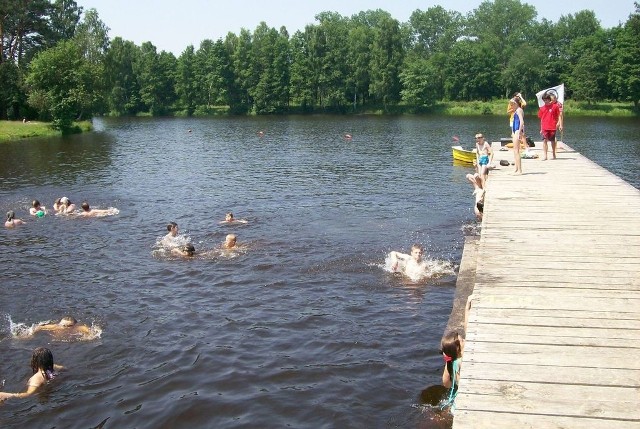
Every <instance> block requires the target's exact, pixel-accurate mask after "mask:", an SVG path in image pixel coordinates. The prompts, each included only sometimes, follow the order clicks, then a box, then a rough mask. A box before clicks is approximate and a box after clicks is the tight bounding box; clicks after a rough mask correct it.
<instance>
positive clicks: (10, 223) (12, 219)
mask: <svg viewBox="0 0 640 429" xmlns="http://www.w3.org/2000/svg"><path fill="white" fill-rule="evenodd" d="M24 224H26V222H25V221H23V220H22V219H18V218H16V212H14V211H13V210H9V211H8V212H7V220H6V222H5V223H4V226H5V227H6V228H13V227H15V226H18V225H24Z"/></svg>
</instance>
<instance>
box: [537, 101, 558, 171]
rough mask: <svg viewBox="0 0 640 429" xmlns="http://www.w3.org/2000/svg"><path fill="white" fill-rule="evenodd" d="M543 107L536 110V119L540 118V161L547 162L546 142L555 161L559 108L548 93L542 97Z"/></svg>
mask: <svg viewBox="0 0 640 429" xmlns="http://www.w3.org/2000/svg"><path fill="white" fill-rule="evenodd" d="M542 101H544V105H543V106H542V107H540V109H538V118H540V134H541V135H542V160H543V161H546V160H547V142H551V157H552V159H556V146H557V145H558V140H557V138H556V130H557V129H560V130H562V116H561V112H560V106H559V105H558V103H557V102H554V101H553V100H552V97H551V94H549V93H548V92H547V93H545V94H544V95H543V96H542Z"/></svg>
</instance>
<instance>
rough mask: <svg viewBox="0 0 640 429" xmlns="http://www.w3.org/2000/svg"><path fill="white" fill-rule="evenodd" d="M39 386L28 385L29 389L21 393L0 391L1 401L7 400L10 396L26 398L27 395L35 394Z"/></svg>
mask: <svg viewBox="0 0 640 429" xmlns="http://www.w3.org/2000/svg"><path fill="white" fill-rule="evenodd" d="M38 387H40V386H39V385H38V386H34V385H28V386H27V390H26V391H24V392H20V393H10V392H0V401H4V400H7V399H9V398H26V397H27V396H31V395H33V394H34V393H35V392H36V390H38Z"/></svg>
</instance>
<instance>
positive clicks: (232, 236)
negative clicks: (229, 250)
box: [224, 234, 238, 246]
mask: <svg viewBox="0 0 640 429" xmlns="http://www.w3.org/2000/svg"><path fill="white" fill-rule="evenodd" d="M237 241H238V237H237V236H236V235H235V234H228V235H227V236H226V237H225V239H224V244H225V246H226V244H227V243H229V242H233V243H236V242H237Z"/></svg>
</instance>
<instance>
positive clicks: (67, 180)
mask: <svg viewBox="0 0 640 429" xmlns="http://www.w3.org/2000/svg"><path fill="white" fill-rule="evenodd" d="M506 122H507V120H506V118H493V117H489V118H484V117H480V118H478V117H475V118H451V117H447V118H443V117H435V118H433V117H432V118H428V117H402V118H378V117H371V118H368V117H354V118H344V117H326V116H321V117H285V118H281V117H275V118H224V119H126V120H98V121H97V122H96V127H97V130H98V132H95V133H92V134H87V135H80V136H71V137H65V138H59V139H42V140H35V141H33V140H31V141H21V142H14V143H7V144H0V177H1V178H2V185H1V190H0V209H1V210H2V213H5V212H6V211H7V210H10V209H13V210H15V211H16V213H17V214H18V217H22V218H23V219H25V220H26V221H27V222H28V225H26V226H24V227H21V228H16V229H14V230H6V229H3V231H2V233H1V234H0V252H1V254H2V262H1V264H2V265H1V266H2V282H1V283H2V285H1V287H0V356H2V360H1V362H0V380H1V379H5V380H6V384H5V387H4V390H7V391H19V390H22V389H23V388H24V386H25V381H26V380H27V378H28V377H29V375H30V368H29V359H30V356H31V351H32V349H33V348H34V347H37V346H46V347H49V348H51V350H52V351H53V353H54V356H55V359H56V361H57V362H59V363H61V364H63V365H65V366H66V367H68V370H67V371H65V372H64V373H63V374H62V375H61V377H59V379H56V380H55V381H54V382H53V383H51V384H50V385H49V386H47V388H46V389H45V390H44V392H43V393H41V394H38V395H36V396H35V397H31V398H26V399H19V400H16V399H12V400H11V401H9V402H6V403H5V404H3V405H0V427H3V428H4V427H7V428H23V427H34V428H35V427H57V428H75V427H78V428H93V427H104V428H147V427H148V428H164V427H166V428H170V427H190V428H211V427H216V428H235V427H295V428H301V427H305V428H306V427H309V428H311V427H312V428H320V427H327V428H333V427H363V428H364V427H402V428H406V427H409V428H413V427H419V428H434V427H444V426H446V424H447V420H449V419H448V418H447V416H442V415H438V413H437V412H434V411H433V410H432V409H431V407H429V406H428V405H426V404H423V399H421V392H422V391H423V390H424V389H426V388H427V387H429V386H434V385H437V384H439V382H440V376H441V370H442V359H441V357H440V356H439V354H438V347H439V341H440V338H441V336H442V334H443V330H444V327H445V325H446V323H447V319H448V315H449V312H450V310H451V303H452V299H453V294H454V286H455V272H454V270H455V271H456V272H457V265H458V264H459V262H460V257H461V253H462V246H463V243H464V235H465V234H469V233H470V232H473V231H474V230H475V228H476V226H475V221H474V219H473V212H472V211H471V203H472V196H471V190H472V189H471V187H470V185H468V184H467V183H466V181H465V179H464V174H465V173H467V172H468V171H469V168H467V167H459V166H453V165H452V161H451V151H450V146H451V144H452V136H454V135H457V136H460V137H461V142H462V143H465V144H466V145H467V146H469V147H470V146H471V144H472V139H471V136H472V135H473V134H474V133H475V132H476V131H477V130H483V131H484V132H485V133H486V134H487V135H488V136H489V137H490V138H492V139H498V138H499V137H503V136H505V131H506V130H507V129H508V128H507V125H506ZM536 122H537V121H536ZM566 125H567V127H568V129H567V131H566V132H565V136H564V137H565V141H566V142H567V143H568V144H569V145H571V146H572V147H574V148H575V149H576V150H578V151H580V152H582V153H583V154H585V155H587V156H588V157H590V158H591V159H593V160H595V161H596V162H598V163H600V164H601V165H603V166H604V167H606V168H608V169H609V170H611V171H613V172H614V173H616V174H618V175H620V176H621V177H623V178H624V179H625V180H627V181H630V182H631V183H633V185H634V186H636V187H640V179H639V178H638V174H637V171H638V170H637V166H638V163H639V162H640V144H639V143H638V141H637V136H638V135H639V134H640V133H639V131H640V124H639V123H638V121H637V120H605V119H588V120H582V119H580V120H579V119H571V118H568V120H567V124H566ZM189 129H191V130H192V132H190V133H189V132H188V130H189ZM258 130H264V132H265V135H264V137H262V138H259V137H258V136H257V135H256V133H257V131H258ZM345 133H350V134H352V135H353V140H351V141H345V140H344V139H343V137H342V136H343V135H344V134H345ZM525 162H534V161H525ZM529 169H530V168H528V167H526V166H525V171H528V170H529ZM61 196H68V197H69V198H70V199H71V200H72V201H73V202H75V203H78V204H79V203H81V202H82V201H83V200H87V201H89V202H90V203H91V204H92V206H95V207H100V208H106V207H117V208H118V209H119V210H120V213H119V214H118V215H116V216H111V217H105V218H98V219H95V218H94V219H78V218H63V217H60V216H47V217H45V218H43V219H32V218H29V216H28V208H29V206H30V202H31V200H32V199H34V198H37V199H39V200H40V201H41V202H42V203H43V204H45V205H46V206H48V207H50V206H51V204H52V202H53V201H54V199H55V198H57V197H61ZM227 211H232V212H234V214H235V215H236V217H238V218H245V219H248V221H249V223H248V224H246V225H238V226H226V225H220V224H219V223H218V222H219V221H220V220H222V219H223V218H224V214H225V212H227ZM168 221H176V222H178V224H179V225H180V228H181V233H182V234H185V236H187V237H188V238H190V239H191V241H192V243H194V245H195V247H196V249H199V250H202V249H212V248H214V247H216V246H218V245H219V243H221V242H222V241H223V240H224V236H225V235H226V234H228V233H230V232H234V233H236V234H237V235H238V240H239V242H241V243H244V244H245V245H246V247H247V250H246V252H244V253H239V254H237V255H235V257H215V258H196V259H193V260H176V259H171V258H159V257H154V256H153V255H152V251H153V249H154V245H155V243H156V240H157V239H158V238H159V237H161V236H162V235H164V234H165V233H166V229H165V225H166V223H167V222H168ZM414 242H418V243H421V244H423V245H424V246H425V248H426V253H427V258H428V259H429V260H430V261H431V262H432V266H433V267H432V270H433V274H434V276H433V277H432V278H431V279H429V280H427V281H423V282H419V283H417V284H415V283H411V282H409V281H407V280H405V279H403V278H401V277H398V276H397V275H393V274H390V273H389V272H387V271H385V270H384V268H383V264H384V258H385V255H386V254H387V252H389V251H390V250H401V251H405V252H408V250H409V247H410V245H411V244H412V243H414ZM451 267H454V270H452V268H451ZM67 313H70V314H73V315H74V316H75V317H76V318H77V319H79V320H80V321H81V322H84V323H86V324H89V325H91V324H93V325H98V326H100V327H101V328H102V330H103V332H102V335H101V337H100V338H98V339H95V340H92V341H76V342H65V341H56V340H54V339H52V338H51V337H50V336H48V335H46V334H36V335H35V336H34V337H32V338H28V339H18V338H14V337H13V335H12V330H13V331H15V329H16V326H19V325H21V324H24V325H26V326H31V325H33V324H35V323H39V322H42V321H45V320H52V319H59V318H60V317H62V316H63V315H65V314H67Z"/></svg>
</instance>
